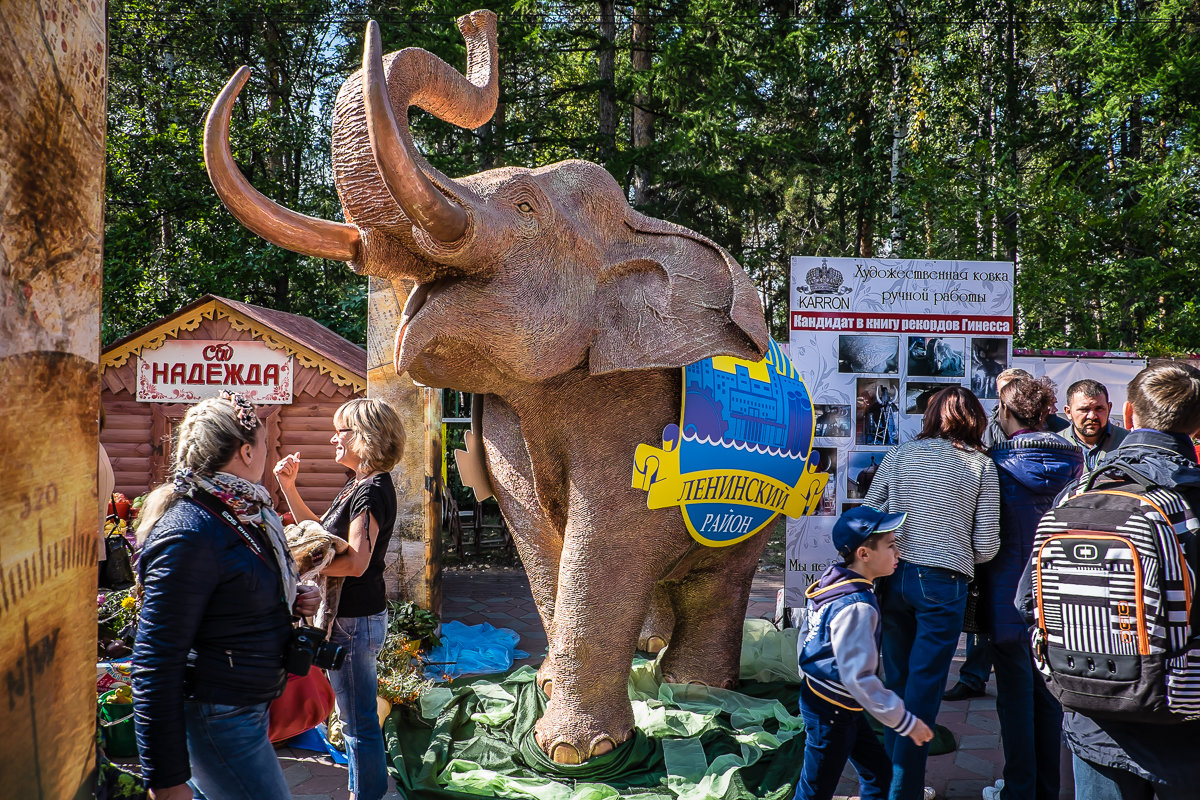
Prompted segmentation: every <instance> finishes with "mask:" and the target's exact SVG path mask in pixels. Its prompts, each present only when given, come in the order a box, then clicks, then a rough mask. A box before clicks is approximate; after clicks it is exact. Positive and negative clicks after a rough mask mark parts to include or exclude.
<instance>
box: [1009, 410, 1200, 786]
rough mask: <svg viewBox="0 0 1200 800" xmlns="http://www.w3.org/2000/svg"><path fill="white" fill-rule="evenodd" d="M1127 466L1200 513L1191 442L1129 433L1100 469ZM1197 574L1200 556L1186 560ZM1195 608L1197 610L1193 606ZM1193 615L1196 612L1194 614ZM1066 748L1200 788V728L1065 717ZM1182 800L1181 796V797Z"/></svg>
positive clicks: (1026, 586) (1025, 584) (1026, 600)
mask: <svg viewBox="0 0 1200 800" xmlns="http://www.w3.org/2000/svg"><path fill="white" fill-rule="evenodd" d="M1122 463H1125V464H1129V465H1130V466H1131V467H1133V468H1134V469H1136V470H1138V471H1139V472H1141V473H1142V474H1143V475H1145V476H1147V477H1148V478H1150V479H1151V480H1153V481H1154V482H1155V483H1157V484H1159V485H1160V486H1168V487H1171V488H1173V489H1176V490H1177V491H1179V493H1180V494H1182V495H1183V496H1184V497H1185V498H1187V500H1188V502H1189V503H1190V504H1191V506H1192V508H1193V509H1194V510H1197V511H1200V466H1197V464H1196V450H1195V448H1194V447H1193V446H1192V441H1191V439H1189V438H1188V437H1187V436H1184V435H1182V434H1175V433H1163V432H1162V431H1154V430H1148V429H1145V428H1141V429H1138V430H1133V431H1130V432H1129V435H1128V436H1126V437H1125V440H1124V441H1122V442H1121V446H1120V447H1118V448H1117V449H1116V450H1114V451H1112V452H1111V453H1109V454H1108V455H1107V456H1105V457H1104V458H1103V459H1102V460H1101V461H1100V463H1099V464H1098V465H1097V467H1098V468H1103V467H1104V466H1107V465H1110V464H1122ZM1187 556H1188V559H1189V561H1190V563H1191V564H1192V568H1193V570H1195V569H1197V567H1198V566H1200V563H1198V562H1200V554H1197V553H1188V554H1187ZM1031 585H1032V570H1030V569H1026V570H1025V574H1024V575H1023V576H1022V580H1021V599H1020V602H1021V608H1022V611H1023V612H1024V613H1025V615H1026V619H1028V620H1029V623H1030V624H1031V625H1032V624H1033V615H1032V605H1033V603H1032V594H1033V593H1032V588H1031ZM1193 607H1194V606H1193ZM1194 613H1195V612H1194V611H1193V614H1194ZM1063 733H1064V734H1065V735H1066V739H1067V746H1068V747H1070V748H1071V752H1072V753H1074V754H1075V755H1077V756H1079V757H1080V758H1082V759H1084V760H1086V761H1090V762H1092V763H1093V764H1099V765H1100V766H1103V767H1116V768H1117V769H1122V770H1125V771H1126V772H1131V773H1133V774H1135V775H1138V776H1140V777H1142V778H1145V779H1146V780H1150V781H1154V782H1156V783H1164V784H1167V785H1168V786H1171V787H1172V788H1174V789H1176V790H1182V789H1184V788H1189V787H1190V788H1196V787H1200V757H1198V754H1200V749H1198V748H1197V742H1200V722H1182V723H1179V724H1177V725H1149V724H1145V723H1136V722H1114V721H1113V720H1099V721H1097V720H1093V719H1091V718H1090V717H1085V716H1084V715H1083V714H1077V713H1075V712H1073V711H1067V712H1066V713H1065V714H1064V715H1063ZM1180 796H1182V795H1180Z"/></svg>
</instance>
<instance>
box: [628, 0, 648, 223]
mask: <svg viewBox="0 0 1200 800" xmlns="http://www.w3.org/2000/svg"><path fill="white" fill-rule="evenodd" d="M632 38H633V47H632V51H631V53H630V61H631V66H632V67H633V77H634V81H635V84H636V85H637V87H638V88H637V90H636V91H635V92H634V94H633V125H632V128H633V131H632V133H633V147H634V150H635V151H638V152H636V153H635V160H634V163H635V164H636V165H637V166H636V167H635V168H634V172H633V202H634V204H636V205H646V204H647V203H648V202H650V194H651V191H652V190H651V186H650V169H649V167H647V166H646V161H647V159H648V157H649V156H648V152H647V151H648V148H650V147H651V146H652V145H653V144H654V113H653V112H652V111H651V110H650V104H651V98H650V67H651V52H650V47H651V43H652V42H653V40H654V23H653V21H652V20H651V19H650V4H649V3H648V2H647V1H646V0H638V2H637V3H636V4H635V5H634V7H633V30H632Z"/></svg>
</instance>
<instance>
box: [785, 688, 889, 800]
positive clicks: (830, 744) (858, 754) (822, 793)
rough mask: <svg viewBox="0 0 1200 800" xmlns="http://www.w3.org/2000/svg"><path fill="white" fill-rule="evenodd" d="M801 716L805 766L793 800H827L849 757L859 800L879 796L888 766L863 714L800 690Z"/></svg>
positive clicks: (885, 787)
mask: <svg viewBox="0 0 1200 800" xmlns="http://www.w3.org/2000/svg"><path fill="white" fill-rule="evenodd" d="M800 716H801V718H802V719H803V720H804V768H803V771H802V772H801V774H800V781H799V783H797V784H796V794H795V796H794V798H793V800H830V798H832V797H833V793H834V792H835V791H837V785H838V779H839V778H841V776H842V769H843V768H844V767H845V766H846V761H847V760H849V761H850V763H851V764H853V765H854V771H855V772H857V773H858V782H859V792H860V794H861V796H862V800H884V798H885V797H887V793H888V786H889V785H890V784H891V782H892V765H891V762H890V761H888V757H887V753H885V752H884V750H883V745H881V744H880V743H879V739H878V737H876V736H875V731H873V730H872V729H871V723H870V721H869V720H868V719H867V715H866V714H865V713H864V712H862V711H850V710H848V709H845V708H838V707H837V706H834V705H831V704H829V703H826V702H824V701H823V700H821V699H820V698H818V697H816V696H815V695H813V694H812V692H810V691H808V687H807V686H804V685H803V684H802V685H801V688H800Z"/></svg>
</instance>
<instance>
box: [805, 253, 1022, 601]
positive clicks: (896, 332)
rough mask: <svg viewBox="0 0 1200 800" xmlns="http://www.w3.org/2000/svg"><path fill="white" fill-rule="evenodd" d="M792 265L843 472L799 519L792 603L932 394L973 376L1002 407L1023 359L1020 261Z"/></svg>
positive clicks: (818, 389) (835, 471) (835, 457)
mask: <svg viewBox="0 0 1200 800" xmlns="http://www.w3.org/2000/svg"><path fill="white" fill-rule="evenodd" d="M791 267H792V290H791V358H792V364H793V365H794V366H795V368H796V369H797V370H798V371H799V372H800V374H801V375H802V376H803V377H804V381H805V383H806V384H807V385H808V387H809V391H810V392H811V393H812V401H813V407H814V408H813V410H814V417H815V419H816V431H815V434H816V440H815V445H816V447H815V449H816V450H817V452H818V453H819V454H820V456H821V460H820V464H821V465H823V466H822V467H821V468H822V469H825V470H826V471H828V472H830V473H831V477H830V479H829V483H828V484H827V485H826V488H825V496H824V498H823V499H822V501H821V504H820V507H819V508H818V509H817V512H816V514H814V515H813V516H810V517H803V518H800V519H790V520H788V528H787V574H786V584H785V585H786V589H787V593H786V600H785V602H786V603H787V604H788V605H789V606H793V607H798V606H803V605H804V589H805V588H806V587H807V586H808V585H809V584H810V583H811V582H812V581H814V580H816V579H817V578H818V577H820V575H821V573H822V572H823V571H824V570H825V568H826V567H827V566H829V563H830V562H831V560H832V559H833V558H834V557H835V555H836V553H835V551H834V548H833V544H832V542H831V539H830V533H831V531H832V530H833V524H834V522H835V521H836V520H837V517H838V515H839V514H841V513H842V512H843V511H845V510H846V509H847V508H852V507H854V506H856V505H860V504H861V503H862V500H863V497H864V496H865V495H866V491H867V489H868V488H869V486H870V481H871V479H872V478H873V477H874V474H875V469H876V468H877V467H878V465H879V463H880V462H881V461H883V457H884V455H886V454H887V452H888V451H889V450H890V449H891V448H893V447H895V446H896V445H898V444H900V443H902V442H907V441H909V440H911V439H912V438H914V437H915V436H916V435H917V433H919V432H920V430H921V418H922V415H923V413H924V411H925V403H926V402H927V401H928V399H929V397H930V396H931V395H933V394H934V393H935V392H937V391H940V390H941V389H942V388H944V387H946V386H950V385H961V386H965V387H967V388H969V389H971V390H972V391H973V392H975V394H976V395H977V396H978V397H979V398H980V400H981V401H982V402H983V405H984V408H985V409H986V410H987V411H988V412H989V413H990V411H991V409H992V407H993V406H994V405H995V403H996V376H997V375H999V374H1000V373H1001V372H1002V371H1003V370H1004V369H1006V368H1007V367H1008V366H1010V363H1011V356H1012V327H1013V265H1012V263H1010V262H1007V261H916V260H913V261H904V260H881V259H862V258H805V257H799V256H794V257H793V258H792V264H791Z"/></svg>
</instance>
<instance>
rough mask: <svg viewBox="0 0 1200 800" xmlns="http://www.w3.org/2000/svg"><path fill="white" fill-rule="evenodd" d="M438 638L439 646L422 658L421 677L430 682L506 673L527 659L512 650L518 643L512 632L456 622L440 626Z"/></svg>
mask: <svg viewBox="0 0 1200 800" xmlns="http://www.w3.org/2000/svg"><path fill="white" fill-rule="evenodd" d="M440 638H441V640H442V643H441V645H439V646H438V647H435V648H433V649H432V650H430V651H429V655H428V656H426V659H427V660H428V661H429V665H428V666H427V667H426V668H425V677H427V678H429V679H431V680H449V679H451V678H457V677H459V676H461V675H470V674H473V673H479V674H484V675H490V674H493V673H497V672H507V671H508V670H509V669H511V668H512V665H513V661H514V660H516V659H518V658H528V657H529V654H528V653H526V652H525V651H524V650H517V649H516V644H517V642H518V641H520V639H521V637H520V636H519V635H518V634H517V632H516V631H514V630H511V629H509V628H496V627H493V626H492V625H489V624H488V623H486V622H483V623H480V624H478V625H464V624H462V623H461V622H459V621H458V620H451V621H449V622H444V623H442V631H441V634H440Z"/></svg>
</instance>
